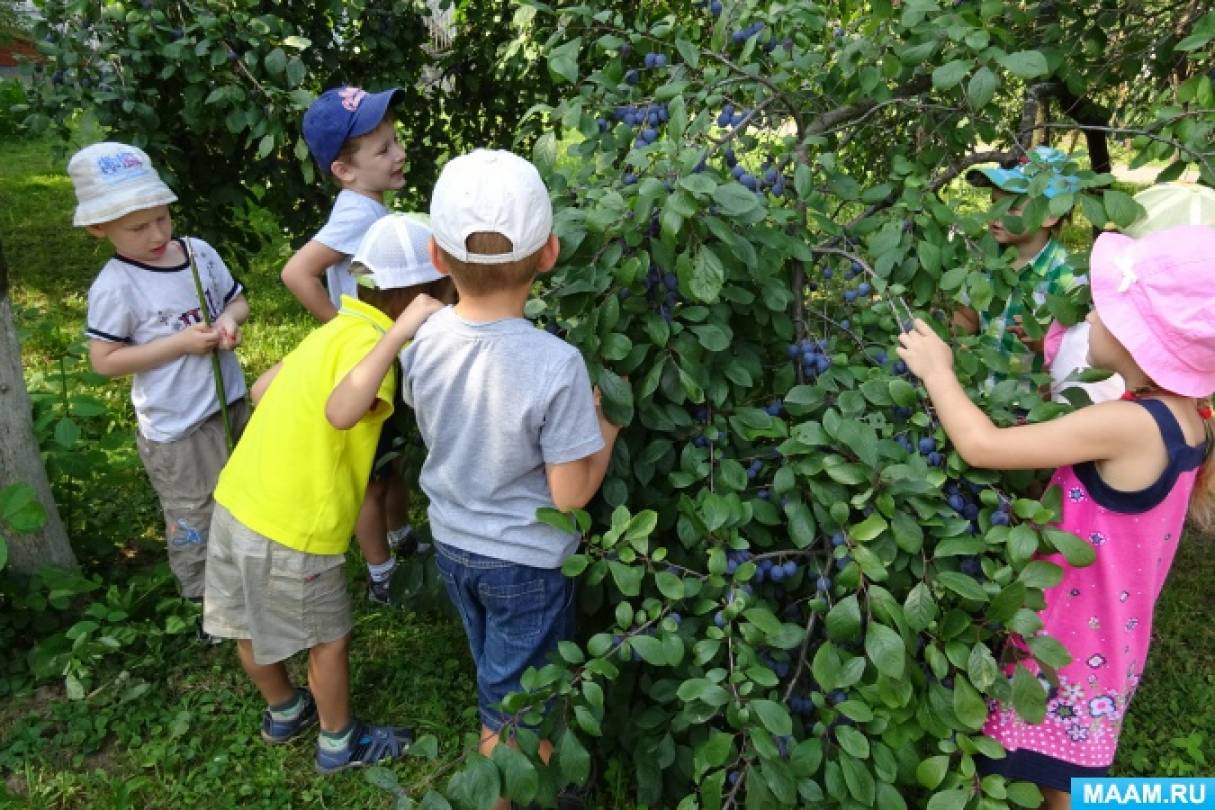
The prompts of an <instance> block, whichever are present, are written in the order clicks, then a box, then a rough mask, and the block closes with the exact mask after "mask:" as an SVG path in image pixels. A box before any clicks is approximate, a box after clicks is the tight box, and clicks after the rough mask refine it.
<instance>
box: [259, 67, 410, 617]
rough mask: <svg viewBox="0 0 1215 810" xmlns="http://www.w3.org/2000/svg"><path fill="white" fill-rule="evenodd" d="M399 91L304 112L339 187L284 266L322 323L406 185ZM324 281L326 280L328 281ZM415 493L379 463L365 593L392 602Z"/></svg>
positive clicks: (322, 163)
mask: <svg viewBox="0 0 1215 810" xmlns="http://www.w3.org/2000/svg"><path fill="white" fill-rule="evenodd" d="M400 95H401V91H400V89H399V88H395V87H393V88H389V89H387V90H383V91H381V92H378V93H369V92H367V91H366V90H363V89H362V88H361V87H354V86H351V85H342V86H339V87H331V88H330V89H328V90H326V91H325V92H324V93H321V95H320V96H319V97H318V98H317V100H316V101H314V102H313V103H312V105H311V106H310V107H309V108H308V110H307V112H305V113H304V121H303V131H304V141H305V142H306V143H307V144H308V151H309V152H311V153H312V157H313V158H314V159H315V160H316V164H317V167H318V168H319V169H320V171H321V175H322V176H328V177H330V178H332V179H333V181H334V183H336V184H337V185H338V187H339V188H340V190H339V191H338V195H337V198H336V199H335V200H334V201H333V208H332V209H331V210H330V212H329V220H328V221H327V222H326V223H325V225H324V227H322V228H321V229H320V230H319V231H318V232H317V233H316V234H315V235H314V236H313V237H312V238H311V239H310V240H308V242H307V243H306V244H305V245H304V246H303V247H301V248H300V249H299V250H298V251H296V253H295V255H293V256H292V257H291V258H290V259H289V260H288V261H287V263H286V264H285V265H284V266H283V271H282V279H283V283H284V284H285V285H287V288H288V289H289V290H291V293H292V294H293V295H294V296H295V297H296V298H297V299H299V302H300V303H301V304H303V305H304V307H305V308H306V309H307V310H308V311H309V312H311V313H312V314H313V315H314V316H315V317H316V318H317V320H319V321H320V322H321V323H326V322H327V321H329V320H330V319H332V318H333V317H334V316H335V315H337V311H338V309H339V308H340V307H341V297H342V296H343V295H350V296H353V295H354V294H355V279H354V276H353V275H352V274H351V272H350V265H351V259H352V256H353V254H354V251H355V249H356V248H357V247H358V246H359V244H360V243H361V242H362V241H363V237H364V236H365V235H366V234H367V231H368V229H369V228H370V227H371V224H372V223H373V222H375V221H377V220H378V219H380V218H381V217H383V216H385V215H386V214H388V209H387V208H386V207H385V206H384V195H385V194H386V193H388V192H389V191H395V190H397V189H400V188H401V187H402V186H404V185H405V150H404V149H402V148H401V144H400V143H399V142H398V141H397V134H396V128H395V126H394V125H393V116H392V106H393V105H394V104H395V103H396V102H397V101H398V100H399V98H400ZM322 280H323V281H324V283H322ZM399 436H400V433H399V432H398V431H397V430H396V426H395V424H394V423H393V422H391V421H390V422H389V423H388V424H386V425H385V427H384V431H383V433H382V435H381V440H380V442H381V447H380V449H379V451H378V452H377V454H376V455H377V457H379V456H383V455H385V454H386V453H387V452H388V451H390V450H391V449H392V447H393V445H394V444H395V443H396V441H397V440H398V438H399ZM408 506H409V492H408V490H407V489H406V487H405V483H404V481H402V480H401V475H400V469H399V465H398V464H394V463H389V464H385V465H377V467H376V468H375V469H374V471H373V473H372V481H371V482H370V484H369V485H368V487H367V495H366V496H365V500H364V502H363V508H362V510H361V511H360V514H359V519H358V522H357V523H356V524H355V534H356V536H357V537H358V540H359V549H360V551H361V552H362V554H363V559H364V560H365V561H366V563H367V598H368V599H369V600H370V601H372V602H374V603H377V604H383V605H386V604H388V602H389V597H388V592H389V580H390V578H391V577H392V572H393V568H394V567H395V564H396V559H395V557H394V556H393V554H392V550H393V549H396V550H397V551H398V553H400V554H402V555H406V554H412V553H414V552H415V551H419V550H421V549H418V546H417V539H416V538H415V537H414V536H413V531H412V529H411V528H410V526H409V520H408Z"/></svg>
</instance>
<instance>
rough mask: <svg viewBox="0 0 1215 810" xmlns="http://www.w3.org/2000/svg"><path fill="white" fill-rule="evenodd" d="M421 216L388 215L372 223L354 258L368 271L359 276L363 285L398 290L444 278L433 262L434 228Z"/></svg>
mask: <svg viewBox="0 0 1215 810" xmlns="http://www.w3.org/2000/svg"><path fill="white" fill-rule="evenodd" d="M419 216H421V215H418V214H388V215H387V216H383V217H380V218H379V219H377V220H376V221H375V222H373V223H372V224H371V227H370V228H368V229H367V234H366V235H365V236H364V237H363V241H361V242H359V246H358V248H357V249H356V250H355V251H354V257H353V259H352V261H353V262H357V263H358V264H361V265H363V266H364V267H366V268H367V271H368V272H367V273H365V274H360V275H357V276H356V277H355V278H356V279H357V280H358V282H359V284H362V285H364V286H369V287H372V288H374V289H377V290H395V289H398V288H400V287H413V286H414V285H417V284H429V283H430V282H432V281H438V280H439V279H441V278H443V274H442V273H440V272H439V271H438V270H436V269H435V266H434V265H433V264H431V262H430V228H429V227H427V226H426V224H425V223H424V222H421V221H419V219H418V217H419Z"/></svg>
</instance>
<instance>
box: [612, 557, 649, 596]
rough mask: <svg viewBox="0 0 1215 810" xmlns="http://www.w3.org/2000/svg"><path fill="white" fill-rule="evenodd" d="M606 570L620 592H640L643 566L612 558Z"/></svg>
mask: <svg viewBox="0 0 1215 810" xmlns="http://www.w3.org/2000/svg"><path fill="white" fill-rule="evenodd" d="M608 570H609V571H611V573H612V581H613V582H615V583H616V587H617V588H619V589H620V592H621V593H622V594H624V595H625V596H636V595H637V594H639V593H641V579H642V576H643V575H644V574H645V570H644V569H643V568H641V567H639V566H631V565H625V564H624V563H622V562H618V561H616V560H612V561H610V562H609V563H608Z"/></svg>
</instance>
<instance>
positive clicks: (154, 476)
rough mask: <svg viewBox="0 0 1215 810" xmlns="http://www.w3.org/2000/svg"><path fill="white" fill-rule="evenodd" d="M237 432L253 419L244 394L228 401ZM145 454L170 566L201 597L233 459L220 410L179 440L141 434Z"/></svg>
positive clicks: (187, 593)
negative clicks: (221, 487) (219, 490)
mask: <svg viewBox="0 0 1215 810" xmlns="http://www.w3.org/2000/svg"><path fill="white" fill-rule="evenodd" d="M228 416H229V419H230V421H231V423H232V433H233V436H234V437H236V438H239V437H240V434H241V433H242V432H243V431H244V429H245V425H246V424H247V423H248V422H249V404H248V402H246V401H245V400H244V399H239V400H237V401H236V402H233V403H232V404H231V405H229V406H228ZM135 444H136V446H137V447H138V448H139V457H140V458H141V459H142V460H143V467H144V469H145V470H147V471H148V479H149V480H150V481H151V482H152V488H153V489H155V490H156V495H157V496H158V497H159V498H160V508H161V509H162V510H163V511H164V516H165V545H166V546H168V549H169V568H171V569H172V570H173V576H175V577H177V583H178V587H180V588H181V595H182V596H184V597H186V598H187V599H201V598H202V595H203V568H204V566H205V565H206V562H207V533H208V530H209V528H210V526H211V510H212V508H213V507H214V506H215V502H214V501H213V500H212V499H211V496H212V494H213V493H214V492H215V482H216V481H218V480H219V471H220V470H222V469H223V467H224V465H225V464H226V463H228V442H227V439H226V437H225V436H224V421H223V417H222V416H221V415H220V413H219V411H216V412H215V413H213V414H211V415H210V416H209V417H207V418H206V419H204V420H203V421H202V423H201V424H199V425H198V427H196V428H194V430H192V431H190V432H189V433H188V434H187V435H185V436H183V437H182V438H180V439H178V440H177V441H173V442H154V441H152V440H150V439H146V438H144V436H143V434H138V433H137V434H136V439H135Z"/></svg>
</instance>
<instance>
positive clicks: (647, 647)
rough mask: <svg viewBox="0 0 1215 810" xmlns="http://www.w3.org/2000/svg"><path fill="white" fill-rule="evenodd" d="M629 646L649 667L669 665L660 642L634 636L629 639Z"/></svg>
mask: <svg viewBox="0 0 1215 810" xmlns="http://www.w3.org/2000/svg"><path fill="white" fill-rule="evenodd" d="M629 644H630V645H631V646H632V648H633V649H634V650H635V651H636V652H637V654H638V655H640V656H641V658H642V660H643V661H645V662H646V663H647V664H650V665H651V666H655V667H665V666H666V665H667V664H669V663H670V662H669V661H667V654H666V650H664V649H663V646H662V642H661V641H659V640H658V639H656V638H654V637H653V636H646V635H634V636H632V637H630V638H629Z"/></svg>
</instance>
